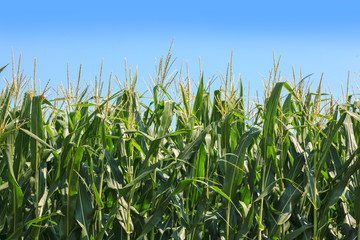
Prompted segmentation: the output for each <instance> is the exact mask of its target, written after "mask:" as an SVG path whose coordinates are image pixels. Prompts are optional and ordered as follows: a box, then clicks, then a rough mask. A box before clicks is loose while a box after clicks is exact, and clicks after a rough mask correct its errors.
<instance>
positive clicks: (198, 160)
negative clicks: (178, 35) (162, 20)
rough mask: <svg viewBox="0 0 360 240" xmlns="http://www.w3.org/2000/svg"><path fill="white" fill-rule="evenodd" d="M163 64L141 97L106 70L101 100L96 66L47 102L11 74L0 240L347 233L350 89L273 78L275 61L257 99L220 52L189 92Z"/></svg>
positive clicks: (358, 131) (353, 120)
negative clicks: (92, 75)
mask: <svg viewBox="0 0 360 240" xmlns="http://www.w3.org/2000/svg"><path fill="white" fill-rule="evenodd" d="M172 64H173V61H172V56H171V52H170V51H169V53H168V55H167V57H166V58H165V60H163V59H162V58H161V60H160V63H159V65H158V69H157V73H156V77H154V78H153V81H152V85H151V86H150V87H149V92H148V93H147V94H148V95H151V98H150V100H149V98H147V96H146V94H139V92H137V91H136V83H137V71H135V73H131V71H129V72H128V71H127V69H126V79H125V83H124V84H123V87H121V88H120V89H119V90H118V91H117V92H112V91H111V83H112V79H113V77H112V76H110V80H109V89H108V92H107V94H106V95H105V96H103V97H102V96H101V88H102V79H101V73H100V79H99V81H97V80H96V82H95V87H94V90H93V92H91V90H90V88H84V89H83V90H81V87H80V85H81V83H80V76H81V67H80V71H79V77H78V83H77V86H76V88H72V87H71V84H69V85H68V88H67V89H65V88H64V87H62V88H61V89H60V91H59V92H58V94H57V97H55V98H52V99H51V98H49V97H47V96H46V93H47V91H46V90H45V91H44V92H42V93H40V92H37V91H36V90H35V81H34V84H33V87H32V88H30V89H28V90H27V91H25V92H23V94H22V91H21V90H26V89H25V86H26V85H25V84H24V82H25V81H26V80H25V78H24V76H23V75H21V74H19V70H18V72H17V74H15V71H14V70H13V81H12V82H10V83H8V85H7V87H6V88H4V89H3V90H2V92H1V95H0V116H1V117H0V202H1V206H2V207H1V209H0V237H1V238H2V239H127V240H130V239H139V240H140V239H144V240H147V239H356V238H357V239H360V232H359V230H358V229H359V227H360V203H359V201H358V200H359V198H360V187H359V186H360V185H359V183H360V182H359V168H360V158H359V154H360V148H359V147H358V145H359V138H360V128H359V127H360V114H359V100H357V99H355V96H356V95H354V94H353V95H349V94H347V97H346V100H345V102H344V103H338V102H336V101H335V100H334V98H333V97H332V96H331V95H329V94H325V93H323V92H322V90H321V89H322V87H321V81H320V85H319V87H318V88H317V90H316V91H315V92H311V90H310V89H307V88H306V87H305V83H306V81H307V77H308V76H306V77H302V76H300V79H297V77H296V74H294V77H293V82H292V83H291V82H290V81H282V80H281V78H280V76H279V71H278V67H279V64H278V62H275V61H274V69H273V72H271V74H270V77H269V80H267V81H266V82H265V94H264V100H263V103H261V102H260V101H259V100H256V101H255V100H253V101H252V102H251V98H250V95H249V96H245V95H244V87H243V82H242V80H241V79H238V81H236V79H235V77H234V75H233V73H232V64H231V61H230V63H229V65H228V69H227V71H226V75H225V76H223V75H221V74H220V75H219V79H220V80H221V81H222V85H221V88H220V89H217V90H215V91H212V92H211V91H210V85H209V84H206V82H205V79H204V77H203V75H201V76H200V79H199V82H198V84H197V89H195V92H196V93H195V94H194V95H193V94H191V91H192V90H194V88H192V87H191V78H190V76H189V75H188V76H187V77H186V78H184V77H183V75H182V74H181V72H179V73H175V74H170V68H171V66H172ZM19 68H20V67H19ZM3 69H4V68H1V70H3ZM1 70H0V71H1ZM128 73H129V74H128ZM34 78H35V76H34ZM172 87H173V88H175V89H177V91H176V92H177V93H178V94H177V95H174V94H172V93H171V92H170V91H171V89H172ZM73 89H75V91H73Z"/></svg>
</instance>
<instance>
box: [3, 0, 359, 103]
mask: <svg viewBox="0 0 360 240" xmlns="http://www.w3.org/2000/svg"><path fill="white" fill-rule="evenodd" d="M1 9H2V11H1V14H0V22H1V25H2V27H1V30H0V65H1V66H3V65H5V64H7V63H11V49H12V48H13V49H14V55H15V58H16V59H18V56H19V54H20V53H21V54H22V66H23V69H24V73H26V74H28V76H32V74H33V61H34V58H37V75H36V76H37V79H40V81H41V82H42V84H43V85H44V84H45V83H46V82H47V81H48V79H50V80H51V82H50V83H51V86H52V87H56V86H58V85H59V84H60V82H63V83H65V82H66V65H67V63H69V67H70V78H71V80H73V81H75V80H76V79H77V71H78V67H79V64H80V63H82V72H83V74H82V79H86V81H87V82H88V83H92V82H94V79H95V75H99V70H100V64H101V61H102V60H104V71H103V77H104V79H108V77H109V75H110V72H113V74H115V75H117V76H118V78H119V79H120V80H123V79H124V59H125V58H126V59H127V61H128V66H129V67H131V68H132V69H133V70H134V69H135V68H136V66H138V70H139V81H138V85H137V90H138V91H140V92H143V91H145V90H146V88H145V87H144V84H143V80H144V81H146V82H148V81H149V80H148V73H150V75H155V68H154V65H155V64H154V63H155V58H157V59H159V57H160V56H161V55H166V53H167V51H168V48H169V46H170V43H171V41H172V40H174V45H173V51H172V53H173V56H174V57H176V58H177V61H176V62H175V65H174V67H173V70H179V69H180V66H181V62H182V61H183V62H184V63H188V65H189V69H190V75H191V77H192V79H193V81H194V84H196V82H197V81H198V79H199V63H198V62H199V57H201V61H202V69H203V70H204V74H205V79H208V78H209V77H211V76H213V75H216V74H217V72H218V71H220V72H222V73H225V71H226V66H227V62H228V61H229V60H230V55H231V51H233V53H234V56H233V58H234V60H233V71H234V73H235V74H236V75H238V74H239V73H241V76H242V79H243V81H244V82H245V83H246V85H247V83H248V82H249V81H250V82H251V89H252V90H253V91H254V90H255V89H256V90H258V91H259V92H260V93H261V92H262V77H261V76H260V74H261V75H263V76H265V77H267V76H268V73H269V70H270V69H271V68H272V58H273V53H275V56H277V57H278V56H279V55H281V56H282V58H281V59H282V60H281V63H280V70H281V74H282V75H283V76H284V78H285V79H286V78H287V76H289V75H290V74H291V68H292V66H293V67H294V68H295V70H296V72H297V73H299V72H300V68H301V69H302V71H303V74H304V75H307V74H311V73H313V75H312V77H311V81H313V82H314V83H313V84H314V85H316V84H317V83H318V80H319V78H320V76H321V73H322V72H323V73H324V78H323V86H324V88H325V87H326V88H327V87H330V89H331V91H332V92H333V93H334V94H335V96H336V97H341V84H343V85H344V86H346V81H347V75H348V71H350V84H351V86H353V87H354V90H355V92H356V93H358V92H359V90H358V89H357V88H356V85H355V80H356V81H358V82H359V80H360V79H359V78H360V77H359V76H357V75H356V74H354V73H355V72H357V73H360V44H359V39H360V38H359V37H360V15H359V9H360V3H357V2H356V1H342V2H340V1H222V2H219V1H179V2H174V1H143V2H141V1H136V2H135V1H132V2H131V1H124V2H122V1H101V2H100V1H46V2H45V1H9V0H8V1H3V2H2V3H1ZM0 77H1V78H4V77H6V78H7V79H10V78H11V67H10V66H9V67H8V68H7V69H6V71H4V72H3V73H2V74H0ZM219 84H220V80H219V79H217V82H215V83H214V88H216V87H217V86H218V85H219ZM3 86H4V81H3V80H2V79H1V80H0V88H3ZM315 88H316V86H313V89H314V90H315Z"/></svg>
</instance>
